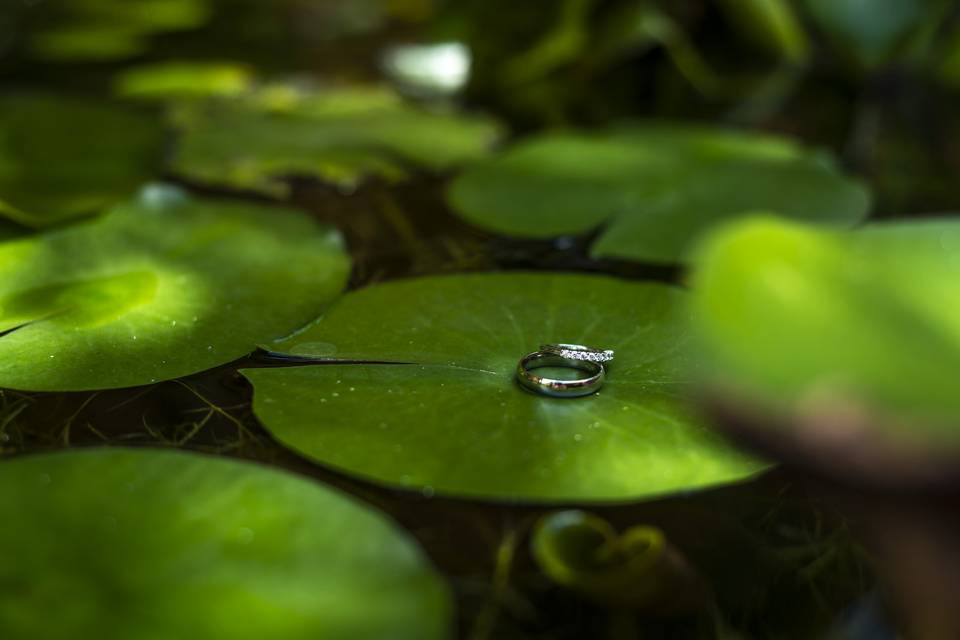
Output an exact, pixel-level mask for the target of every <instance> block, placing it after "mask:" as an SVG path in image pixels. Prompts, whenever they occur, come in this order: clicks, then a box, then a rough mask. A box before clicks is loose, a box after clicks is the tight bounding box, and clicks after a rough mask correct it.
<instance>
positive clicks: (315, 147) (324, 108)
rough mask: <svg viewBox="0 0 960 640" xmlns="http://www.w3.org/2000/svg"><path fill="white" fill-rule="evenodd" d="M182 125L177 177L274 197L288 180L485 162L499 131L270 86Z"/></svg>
mask: <svg viewBox="0 0 960 640" xmlns="http://www.w3.org/2000/svg"><path fill="white" fill-rule="evenodd" d="M183 120H184V121H183V123H182V124H183V125H184V128H185V131H184V134H183V138H182V140H181V141H180V145H179V149H178V151H177V154H176V157H175V158H174V162H173V169H174V170H175V171H176V172H177V173H179V174H181V175H183V176H185V177H187V178H190V179H193V180H198V181H200V182H203V183H207V184H214V185H221V186H228V187H234V188H238V189H249V190H254V191H261V192H264V193H268V194H275V195H276V194H283V193H285V192H286V190H287V186H286V184H285V183H284V182H283V181H282V179H283V178H286V177H290V176H294V175H298V176H313V177H316V178H319V179H321V180H326V181H329V182H333V183H335V184H337V185H339V186H341V187H344V188H352V187H353V186H355V185H356V184H357V183H358V182H359V181H361V180H362V179H363V178H365V177H367V176H379V177H382V178H385V179H388V180H399V179H402V178H404V177H405V176H406V175H407V173H408V171H409V170H410V169H411V168H421V169H427V170H430V171H443V170H446V169H450V168H453V167H456V166H458V165H461V164H463V163H465V162H469V161H471V160H474V159H476V158H478V157H480V156H483V155H484V154H485V153H486V152H487V150H488V149H489V147H490V146H491V145H492V144H493V142H494V141H495V140H496V138H497V137H498V135H499V129H498V127H497V126H496V124H494V123H493V122H492V121H491V120H489V119H486V118H482V117H470V116H463V115H456V114H454V113H450V112H434V111H426V110H424V109H421V108H418V107H414V106H411V105H409V104H407V103H404V102H403V101H401V100H400V99H399V98H398V97H397V96H395V95H394V94H392V93H390V92H388V91H386V90H384V89H379V88H350V89H337V90H328V91H319V92H303V91H297V90H295V89H293V88H290V87H272V88H268V89H266V90H264V91H262V92H260V93H258V94H256V95H254V96H250V97H247V98H246V99H242V100H236V101H233V102H229V103H219V104H218V105H216V106H213V105H211V106H210V107H209V108H208V109H206V110H199V109H198V110H197V111H196V112H195V113H193V114H192V117H189V118H184V119H183Z"/></svg>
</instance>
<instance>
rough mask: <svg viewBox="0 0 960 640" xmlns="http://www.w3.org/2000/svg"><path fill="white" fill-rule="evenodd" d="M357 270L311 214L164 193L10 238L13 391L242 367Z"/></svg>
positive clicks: (6, 368)
mask: <svg viewBox="0 0 960 640" xmlns="http://www.w3.org/2000/svg"><path fill="white" fill-rule="evenodd" d="M348 269H349V261H348V259H347V256H346V255H345V253H344V250H343V246H342V241H341V239H340V236H339V235H338V234H337V233H336V232H334V231H331V230H330V229H325V228H322V227H319V226H317V225H315V223H314V222H313V221H311V220H310V219H309V218H307V217H306V216H304V215H302V214H299V213H297V212H293V211H289V210H285V209H280V208H276V207H267V206H261V205H255V204H236V203H228V202H222V201H213V200H192V199H187V198H186V197H185V196H182V195H181V196H176V195H170V193H169V192H167V191H162V190H158V189H157V188H154V189H152V190H150V191H148V192H147V193H146V194H145V196H144V197H143V198H141V199H140V200H139V201H135V202H130V203H127V204H123V205H120V206H118V207H116V208H115V209H114V210H113V211H111V212H110V213H109V214H107V215H106V216H104V217H103V218H100V219H97V220H95V221H92V222H87V223H84V224H78V225H74V226H72V227H69V228H66V229H63V230H57V231H51V232H47V233H44V234H41V235H36V236H32V237H27V238H24V239H21V240H14V241H11V242H6V243H2V244H0V387H8V388H14V389H28V390H80V389H104V388H113V387H128V386H134V385H141V384H148V383H151V382H156V381H159V380H167V379H171V378H177V377H180V376H184V375H188V374H190V373H195V372H197V371H202V370H204V369H208V368H210V367H213V366H216V365H218V364H222V363H224V362H229V361H230V360H234V359H236V358H238V357H240V356H242V355H244V354H246V353H249V352H250V351H251V350H253V348H254V347H255V346H256V344H257V342H258V341H265V340H270V339H272V338H275V337H278V336H282V335H285V334H286V333H288V332H290V331H292V330H294V329H296V328H298V327H300V326H302V325H303V324H306V323H307V322H308V321H309V320H311V319H312V318H314V317H316V315H317V313H319V312H320V310H321V309H322V308H323V305H324V304H325V303H326V302H327V301H329V300H330V299H331V298H333V297H335V296H336V295H337V294H338V293H339V292H340V290H341V288H342V287H343V285H344V283H345V280H346V277H347V272H348Z"/></svg>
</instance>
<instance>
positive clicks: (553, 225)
mask: <svg viewBox="0 0 960 640" xmlns="http://www.w3.org/2000/svg"><path fill="white" fill-rule="evenodd" d="M867 200H868V197H867V194H866V192H865V191H864V189H863V188H862V187H860V186H859V185H858V184H857V183H855V182H853V181H851V180H849V179H846V178H844V177H843V176H842V175H840V173H839V172H838V171H837V170H836V169H835V168H833V167H832V165H831V164H830V162H829V161H828V159H826V158H825V157H824V156H823V155H822V154H819V153H814V152H811V151H808V150H805V149H802V148H800V147H798V146H797V145H796V144H795V143H793V142H791V141H789V140H786V139H782V138H774V137H768V136H759V135H748V134H744V133H737V132H734V131H724V130H716V129H709V128H705V127H695V126H686V125H685V126H680V125H666V124H646V125H633V126H625V127H620V128H617V129H613V130H611V131H608V132H606V133H603V134H549V135H545V136H541V137H538V138H535V139H533V140H530V141H528V142H525V143H521V144H520V145H518V146H516V147H514V148H513V149H510V150H508V151H507V152H505V153H504V154H502V155H500V156H498V157H495V158H492V159H489V160H487V161H484V162H480V163H478V164H476V165H474V166H473V167H472V168H471V169H469V170H468V171H467V172H466V173H465V174H463V175H462V176H461V177H460V178H459V179H458V180H457V181H456V182H455V183H454V184H453V186H452V189H451V191H450V202H451V204H452V205H453V207H454V208H455V210H456V211H458V212H459V213H460V215H461V216H463V217H464V218H465V219H466V220H467V221H469V222H472V223H473V224H476V225H477V226H479V227H482V228H484V229H488V230H490V231H495V232H498V233H504V234H508V235H518V236H525V237H532V238H549V237H553V236H559V235H566V234H582V233H586V232H589V231H592V230H594V229H597V228H601V227H602V231H601V232H600V236H599V238H598V239H597V241H596V242H595V243H594V245H593V255H594V256H597V257H604V258H623V259H628V260H644V261H650V262H660V263H670V262H676V261H679V260H683V259H684V258H685V256H686V254H687V252H688V249H689V248H690V246H691V243H692V242H693V241H695V240H696V239H697V238H698V237H699V236H700V235H701V234H703V233H704V232H705V231H707V230H708V229H709V228H711V227H713V226H714V225H716V224H718V223H720V222H722V221H725V220H728V219H730V218H735V217H738V216H742V215H744V214H747V213H751V212H761V211H764V212H774V213H778V214H781V215H783V216H787V217H792V218H797V219H801V220H808V221H811V222H819V223H826V224H837V225H849V224H853V223H855V222H858V221H859V220H861V219H862V218H863V217H864V216H865V215H866V213H867V204H868V203H867Z"/></svg>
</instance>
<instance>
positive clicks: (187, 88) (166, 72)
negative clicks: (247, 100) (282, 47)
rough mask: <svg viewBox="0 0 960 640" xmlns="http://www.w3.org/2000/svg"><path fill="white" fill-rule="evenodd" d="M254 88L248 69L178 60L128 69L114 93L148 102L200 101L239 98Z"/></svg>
mask: <svg viewBox="0 0 960 640" xmlns="http://www.w3.org/2000/svg"><path fill="white" fill-rule="evenodd" d="M252 85H253V73H252V72H251V70H250V69H249V68H248V67H247V66H245V65H242V64H238V63H233V62H199V61H186V60H179V61H166V62H160V63H156V64H150V65H143V66H139V67H134V68H132V69H128V70H126V71H124V72H123V73H122V74H121V75H120V76H119V77H118V78H117V80H116V82H115V92H116V93H117V94H118V95H119V96H120V97H123V98H132V99H136V100H145V101H166V100H197V99H204V98H229V97H235V96H239V95H240V94H242V93H244V92H246V91H248V90H250V88H251V87H252Z"/></svg>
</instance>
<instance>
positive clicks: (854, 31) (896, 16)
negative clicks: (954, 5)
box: [802, 0, 949, 68]
mask: <svg viewBox="0 0 960 640" xmlns="http://www.w3.org/2000/svg"><path fill="white" fill-rule="evenodd" d="M802 4H803V5H805V6H806V8H807V10H808V11H809V12H810V15H811V17H813V19H814V20H815V21H816V23H817V24H818V26H820V28H821V29H823V30H824V32H825V33H826V34H827V35H828V36H829V37H830V38H832V39H833V40H834V41H835V42H836V43H837V44H838V45H840V47H841V48H843V49H844V50H845V51H846V52H847V53H848V54H849V55H850V56H851V57H853V58H854V59H855V60H856V61H857V62H859V63H860V64H862V65H863V66H865V67H868V68H872V67H877V66H879V65H882V64H884V63H886V62H888V61H889V59H890V58H891V56H892V55H893V54H894V53H895V52H896V50H897V48H898V47H900V46H902V45H903V44H904V41H905V40H906V39H907V38H908V37H909V35H910V34H911V33H912V32H914V31H915V30H916V29H917V28H918V27H920V26H921V25H922V24H923V23H924V22H925V21H928V20H934V21H935V22H939V20H940V19H941V17H940V14H941V13H942V9H943V8H944V7H945V6H946V5H947V4H949V3H944V2H942V1H941V0H803V2H802Z"/></svg>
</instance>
